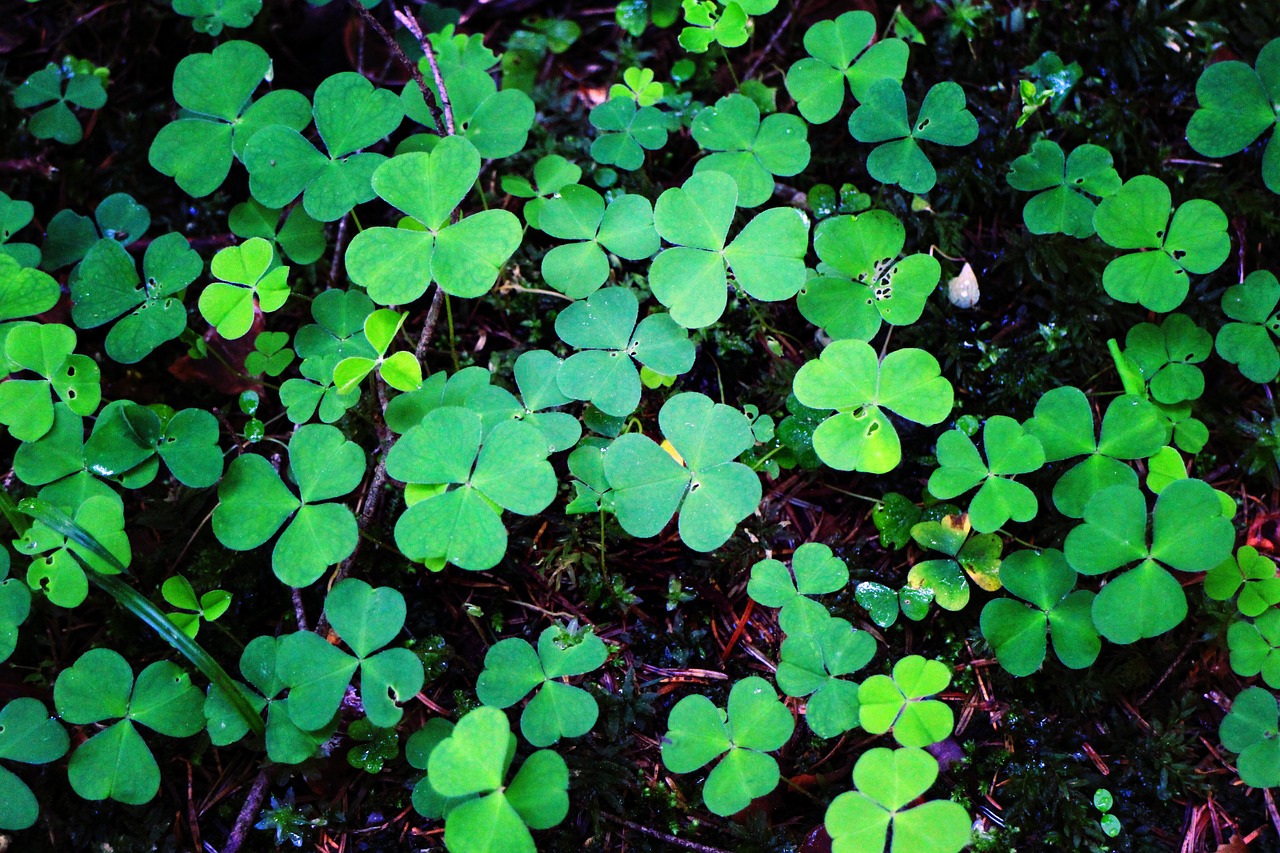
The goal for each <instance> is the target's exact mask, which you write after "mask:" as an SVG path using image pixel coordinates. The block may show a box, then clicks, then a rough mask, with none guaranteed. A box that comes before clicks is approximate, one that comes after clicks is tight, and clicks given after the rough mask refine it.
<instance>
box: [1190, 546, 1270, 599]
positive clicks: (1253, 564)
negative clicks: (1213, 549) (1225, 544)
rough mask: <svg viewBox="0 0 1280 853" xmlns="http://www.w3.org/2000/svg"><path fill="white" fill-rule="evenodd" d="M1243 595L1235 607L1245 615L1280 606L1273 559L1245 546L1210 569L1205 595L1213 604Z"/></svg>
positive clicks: (1206, 576) (1205, 580)
mask: <svg viewBox="0 0 1280 853" xmlns="http://www.w3.org/2000/svg"><path fill="white" fill-rule="evenodd" d="M1237 592H1239V593H1240V597H1239V598H1237V599H1236V608H1237V609H1238V610H1239V611H1240V612H1241V613H1243V614H1244V615H1245V616H1250V617H1252V616H1260V615H1261V614H1262V613H1264V612H1266V611H1267V610H1268V609H1269V608H1271V607H1274V606H1275V605H1277V604H1280V577H1277V576H1276V564H1275V561H1273V560H1272V559H1271V558H1270V557H1267V556H1264V555H1262V554H1259V553H1258V549H1257V548H1254V547H1253V546H1252V545H1245V546H1243V547H1241V548H1240V550H1239V551H1237V552H1236V555H1235V556H1234V557H1228V558H1227V559H1225V560H1223V561H1222V562H1221V563H1219V564H1218V565H1216V566H1214V567H1213V568H1212V569H1210V570H1209V573H1208V574H1206V575H1205V577H1204V593H1205V595H1207V596H1209V597H1210V598H1212V599H1213V600H1214V601H1226V600H1227V599H1229V598H1231V596H1233V595H1235V594H1236V593H1237Z"/></svg>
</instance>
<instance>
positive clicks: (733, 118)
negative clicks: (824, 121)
mask: <svg viewBox="0 0 1280 853" xmlns="http://www.w3.org/2000/svg"><path fill="white" fill-rule="evenodd" d="M693 138H694V141H695V142H697V143H698V145H700V146H701V147H702V148H704V149H707V150H709V151H712V152H715V153H712V154H711V155H710V156H708V157H704V158H703V159H701V160H699V161H698V164H697V166H695V167H694V174H698V173H700V172H707V171H711V172H724V173H725V174H727V175H729V176H730V177H731V178H733V180H734V183H736V184H737V186H738V206H739V207H759V206H760V205H762V204H764V203H765V202H766V201H768V200H769V199H770V198H772V197H773V183H774V181H773V178H774V176H775V175H778V176H783V177H789V176H791V175H796V174H799V173H800V172H802V171H804V169H805V167H807V166H808V165H809V141H808V128H807V126H806V125H805V123H804V122H803V121H802V120H801V119H799V118H797V117H796V116H790V115H785V114H782V113H775V114H773V115H770V116H768V117H767V118H765V119H764V121H763V122H762V121H761V120H760V109H759V108H758V107H757V106H756V105H755V103H754V102H753V101H752V100H751V99H750V98H748V97H746V96H745V95H739V94H732V95H726V96H725V97H723V98H721V99H720V100H718V101H716V103H715V106H711V107H706V108H705V109H703V110H701V111H700V112H699V113H698V115H697V117H696V118H695V119H694V122H693Z"/></svg>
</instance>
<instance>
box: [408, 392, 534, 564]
mask: <svg viewBox="0 0 1280 853" xmlns="http://www.w3.org/2000/svg"><path fill="white" fill-rule="evenodd" d="M483 372H484V373H485V374H486V375H487V373H488V371H483ZM424 387H425V386H424ZM481 427H482V420H481V417H480V415H479V414H477V413H476V412H474V411H472V410H470V409H467V408H462V407H461V406H457V405H445V406H441V407H440V408H436V409H433V410H432V411H430V412H428V413H427V414H426V415H425V416H424V417H423V418H422V419H421V421H420V422H419V423H418V425H417V426H414V427H412V428H411V429H409V430H408V431H407V432H405V433H404V435H403V436H401V437H400V440H399V441H397V442H396V443H395V445H394V446H393V447H392V448H391V451H390V452H389V453H388V454H387V474H388V475H390V476H391V477H394V478H395V479H397V480H400V481H401V482H405V483H413V484H420V485H423V486H432V487H434V488H431V489H424V490H422V491H421V492H420V496H422V499H421V500H418V501H417V502H416V503H413V504H412V505H411V506H410V507H409V508H408V509H406V510H405V511H404V513H403V514H402V515H401V516H400V518H399V520H398V521H396V527H395V537H396V545H397V546H399V548H400V550H401V552H402V553H403V554H404V555H405V556H407V557H409V558H410V559H412V560H419V561H422V562H425V563H426V564H427V565H428V566H430V567H432V568H434V569H441V568H443V567H444V565H445V563H452V564H453V565H455V566H457V567H458V568H460V569H469V570H472V571H483V570H485V569H491V568H493V567H494V566H496V565H497V564H498V561H499V560H501V559H502V556H503V554H505V553H506V551H507V529H506V528H505V527H504V526H503V525H502V510H504V509H506V510H508V511H510V512H514V513H516V514H518V515H536V514H537V513H539V512H542V511H543V510H544V509H546V508H547V507H548V506H549V505H550V504H551V501H553V500H554V499H555V496H556V476H555V471H554V470H553V469H552V467H551V463H550V462H548V461H547V454H548V453H549V451H550V448H549V446H548V443H547V438H546V436H545V435H544V434H543V433H542V431H541V430H539V429H538V428H537V427H536V426H534V425H533V424H531V423H525V422H523V421H514V420H504V421H502V422H500V423H498V425H497V426H495V427H493V428H492V429H491V430H489V431H488V432H487V433H482V430H481ZM451 487H456V488H451Z"/></svg>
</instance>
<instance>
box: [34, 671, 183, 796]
mask: <svg viewBox="0 0 1280 853" xmlns="http://www.w3.org/2000/svg"><path fill="white" fill-rule="evenodd" d="M53 704H54V706H55V707H56V708H57V709H58V716H60V717H62V719H63V720H65V721H66V722H68V723H72V724H74V725H79V726H87V725H91V724H93V723H105V722H107V721H110V720H115V721H116V722H114V723H111V724H110V725H108V726H107V727H106V728H105V729H103V730H102V731H99V732H98V733H97V734H95V735H93V736H92V737H90V738H89V739H88V740H86V741H85V742H84V743H82V744H80V746H78V747H77V748H76V751H75V752H74V753H72V755H71V763H70V765H69V766H68V767H67V776H68V778H69V779H70V781H71V787H72V789H73V790H74V791H75V792H76V793H77V794H79V795H80V796H81V797H83V798H84V799H86V800H105V799H107V798H110V799H113V800H115V801H117V802H121V803H127V804H129V805H141V804H142V803H145V802H148V801H150V800H151V798H152V797H154V796H155V795H156V792H157V791H158V790H159V789H160V767H159V766H158V765H157V764H156V759H155V756H153V755H152V754H151V750H150V749H149V748H148V747H147V744H146V742H145V741H143V739H142V735H140V734H139V733H138V730H137V725H142V726H146V727H147V728H149V729H153V730H154V731H157V732H159V733H160V734H163V735H168V736H170V737H190V736H191V735H193V734H195V733H196V732H198V731H200V729H202V728H204V714H203V713H202V708H203V706H204V694H202V693H201V692H200V691H199V690H197V689H196V687H195V686H194V685H193V684H192V683H191V677H190V676H189V675H187V674H186V673H185V672H183V671H182V670H181V669H180V668H179V667H178V666H177V664H174V663H171V662H169V661H156V662H155V663H153V664H151V665H150V666H148V667H147V668H146V669H144V670H142V672H140V673H139V674H138V679H137V681H136V682H135V681H134V678H133V669H132V668H131V667H130V666H129V662H128V661H126V660H125V659H124V658H123V657H121V656H120V655H119V653H117V652H114V651H112V650H111V649H90V650H89V651H87V652H85V653H84V654H83V655H81V656H80V658H79V659H78V660H77V661H76V662H75V663H74V664H72V665H71V667H69V668H68V669H65V670H63V671H62V672H61V673H60V674H59V675H58V680H57V681H56V682H55V683H54V685H53Z"/></svg>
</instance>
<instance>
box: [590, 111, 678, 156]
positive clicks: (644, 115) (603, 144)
mask: <svg viewBox="0 0 1280 853" xmlns="http://www.w3.org/2000/svg"><path fill="white" fill-rule="evenodd" d="M587 118H588V119H589V120H590V122H591V126H592V127H594V128H595V129H596V131H597V134H596V138H595V139H594V140H593V141H592V143H591V159H592V160H595V161H596V162H597V163H599V164H600V165H602V166H617V167H618V168H619V169H625V170H626V171H628V172H633V171H635V170H636V169H639V168H640V167H641V166H643V165H644V152H645V151H657V150H658V149H660V148H662V147H663V146H664V145H666V144H667V116H666V114H665V113H663V112H662V110H660V109H658V108H657V107H637V106H636V102H635V101H634V100H633V99H632V98H629V97H617V98H610V99H609V100H607V101H605V102H604V103H602V104H597V105H596V106H594V107H592V108H591V112H590V114H589V115H588V116H587Z"/></svg>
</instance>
